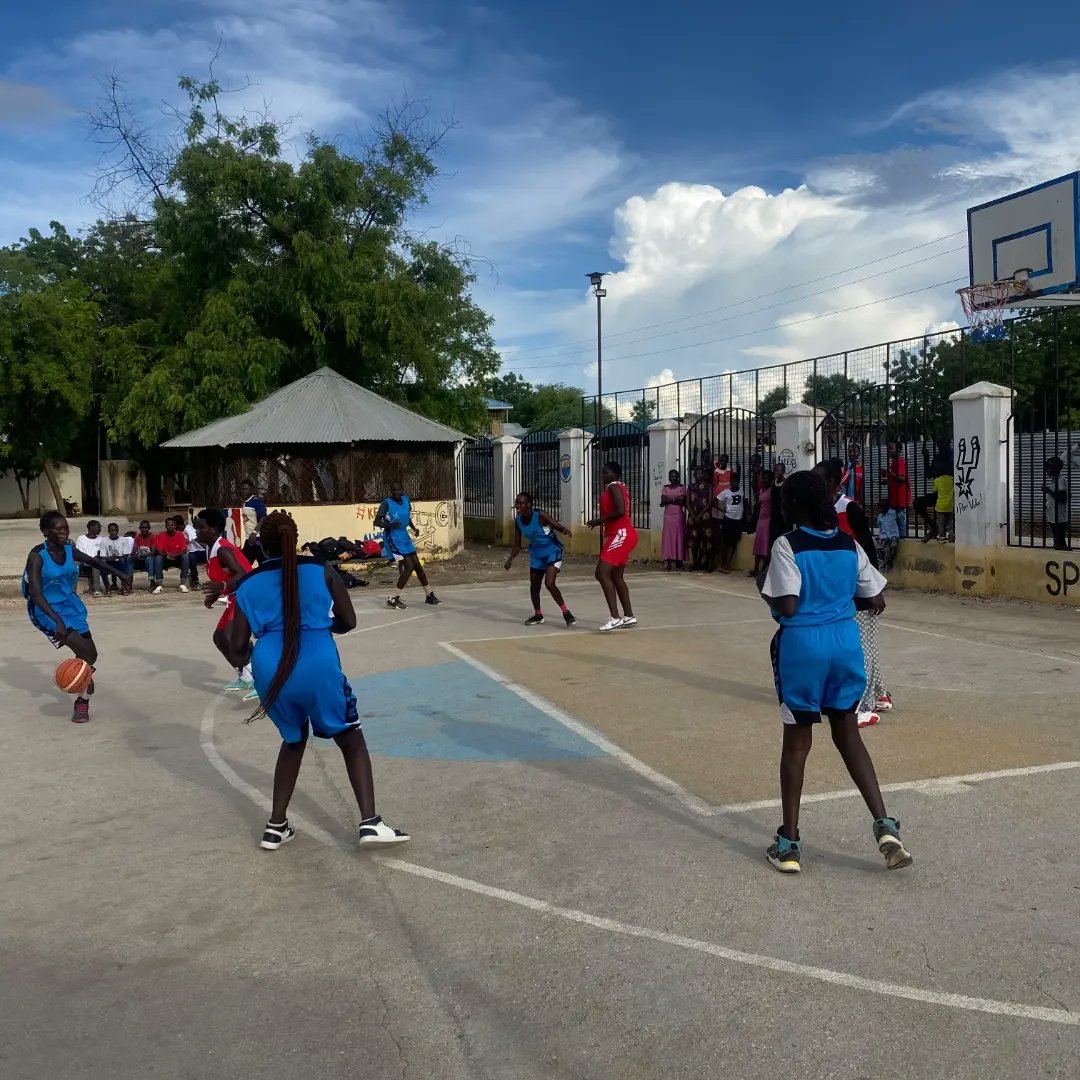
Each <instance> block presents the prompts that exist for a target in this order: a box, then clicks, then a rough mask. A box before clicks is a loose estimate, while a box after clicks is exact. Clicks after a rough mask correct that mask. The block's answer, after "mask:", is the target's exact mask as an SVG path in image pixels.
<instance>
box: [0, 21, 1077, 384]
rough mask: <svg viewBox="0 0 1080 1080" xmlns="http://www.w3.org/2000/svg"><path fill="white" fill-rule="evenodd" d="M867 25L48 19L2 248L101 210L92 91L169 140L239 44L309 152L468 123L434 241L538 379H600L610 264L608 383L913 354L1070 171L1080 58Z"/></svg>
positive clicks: (937, 30) (24, 105)
mask: <svg viewBox="0 0 1080 1080" xmlns="http://www.w3.org/2000/svg"><path fill="white" fill-rule="evenodd" d="M877 7H880V5H867V4H866V3H865V2H862V3H859V4H855V3H847V2H845V3H833V4H830V5H827V6H826V7H825V8H822V7H820V6H817V7H815V6H811V5H806V4H791V3H779V4H774V5H772V6H771V7H768V8H763V7H761V6H760V5H735V4H716V3H704V2H683V3H669V4H657V3H655V2H653V3H645V2H643V0H624V2H623V3H621V4H619V5H612V4H582V3H568V2H564V0H547V2H544V3H525V2H519V0H515V2H513V3H511V2H507V0H503V2H492V3H489V4H487V5H486V6H481V5H477V4H470V3H464V2H460V0H441V2H438V3H435V2H433V0H417V2H397V3H395V2H392V0H308V2H307V3H303V4H300V3H297V2H296V0H288V2H286V0H261V2H256V0H186V2H185V3H182V4H179V3H175V2H173V3H165V2H162V0H142V2H134V0H129V2H119V0H111V2H109V0H106V2H103V3H102V2H99V3H97V4H93V5H88V4H85V3H82V4H75V3H72V2H70V0H61V2H54V3H52V4H48V5H45V4H41V5H35V6H29V7H26V8H24V9H23V10H22V11H21V12H20V13H17V14H6V16H5V24H6V25H5V30H6V33H5V41H4V49H3V53H2V55H0V176H2V177H3V178H4V190H5V199H4V203H3V205H2V206H0V242H9V241H11V240H13V239H15V238H17V237H18V236H19V235H21V234H22V233H24V232H25V230H26V229H27V228H28V227H29V226H31V225H38V226H39V227H42V228H44V227H45V226H46V225H47V222H48V221H49V219H50V218H53V217H56V218H59V219H60V220H63V221H64V222H66V223H69V224H73V225H76V226H77V225H80V224H83V223H86V222H88V221H90V220H92V219H93V218H94V217H95V216H96V211H95V209H94V207H93V206H92V205H89V204H88V203H87V202H86V201H85V199H84V197H85V195H86V193H87V192H88V191H89V189H90V187H91V185H92V179H91V174H92V172H93V169H94V164H95V161H96V160H97V156H98V153H99V151H100V148H99V147H97V146H95V145H94V143H93V142H92V141H91V140H90V138H89V137H88V135H87V131H86V124H85V120H84V119H83V116H82V113H83V111H84V110H86V109H88V108H90V107H91V106H92V105H93V102H94V99H95V97H96V96H97V93H98V91H97V88H96V83H95V79H96V78H97V77H99V76H100V75H101V74H102V73H104V72H106V71H108V70H110V69H115V70H116V71H118V72H119V73H121V74H122V75H123V76H124V77H125V78H126V79H127V86H128V92H129V94H130V95H131V97H132V99H133V101H134V102H135V104H136V105H137V106H139V107H140V108H142V109H143V110H145V113H146V115H147V116H148V118H149V119H150V121H151V122H152V123H160V124H163V123H164V121H163V119H162V118H161V112H160V102H161V100H162V99H163V98H175V89H174V88H175V78H176V75H178V74H179V73H180V72H186V73H192V74H201V73H202V72H203V71H204V70H205V66H206V62H207V59H208V57H209V55H210V53H211V51H212V49H213V47H214V44H215V42H216V41H217V40H218V38H219V36H221V37H222V39H223V40H224V43H225V52H224V55H223V56H222V58H221V60H220V62H219V65H218V67H219V72H220V74H221V76H222V78H223V80H224V81H226V82H231V83H234V84H240V83H241V82H243V81H244V80H245V79H250V80H252V81H253V85H252V86H251V87H250V88H249V89H248V90H247V91H245V92H244V94H241V95H238V97H237V99H236V100H237V103H238V104H243V105H250V106H257V105H258V104H260V103H261V102H262V101H264V100H265V101H268V102H269V103H270V105H271V107H272V109H273V111H274V112H275V113H277V114H279V115H283V116H289V117H292V118H293V129H294V131H296V132H297V134H298V135H299V134H300V133H301V132H302V131H303V130H308V129H310V130H314V131H316V132H317V133H319V134H320V135H323V136H326V137H336V138H343V139H348V138H349V137H350V136H351V135H353V134H354V133H355V132H356V131H357V130H362V129H363V128H364V127H365V125H366V124H368V123H369V122H370V120H371V118H372V116H374V115H375V114H377V113H378V111H379V110H380V108H381V107H382V106H383V105H384V104H385V103H386V102H387V101H389V100H391V99H393V98H396V97H400V96H401V94H402V93H403V92H407V93H408V94H410V95H412V96H415V97H419V98H423V99H425V100H426V101H427V102H428V105H429V107H430V109H431V111H432V114H433V115H434V116H436V117H442V116H448V115H453V117H454V119H455V120H456V123H457V126H456V128H455V129H454V131H453V132H452V133H451V135H450V136H449V138H448V140H447V142H446V144H445V148H444V154H443V157H442V159H441V161H440V165H441V167H442V169H443V177H442V179H441V180H440V182H439V184H438V185H437V186H436V188H435V190H434V191H433V193H432V198H431V203H430V205H429V207H428V208H427V209H426V211H425V213H424V219H423V221H422V222H421V223H420V224H422V225H423V227H425V228H427V229H429V230H431V231H432V232H433V233H434V234H435V235H438V236H443V237H446V238H447V239H451V238H454V237H463V238H464V239H465V240H467V241H468V242H469V244H470V245H471V247H472V249H473V250H474V251H475V252H476V253H477V254H478V255H481V256H483V257H484V259H485V260H487V262H484V263H482V264H480V275H481V276H480V280H479V282H478V283H477V286H476V297H477V300H478V301H479V302H480V303H481V304H483V305H484V306H485V307H486V308H488V309H489V310H490V311H491V312H492V313H493V315H494V316H495V319H496V324H495V332H496V338H497V340H498V342H499V345H500V347H501V348H502V350H503V354H504V360H505V363H506V366H507V367H508V368H509V369H513V370H518V371H520V372H521V373H522V374H524V375H526V376H528V377H529V378H531V379H533V380H559V381H566V382H570V383H574V384H577V385H588V384H589V383H590V382H591V380H592V379H593V377H594V376H593V371H592V368H591V366H590V363H589V358H590V355H591V352H592V348H591V345H590V344H589V343H588V338H589V337H590V336H591V334H592V328H593V324H592V318H593V316H592V312H591V309H590V305H589V302H588V300H587V297H586V295H585V280H584V274H585V273H586V271H588V270H591V269H601V270H607V271H613V275H612V277H611V279H610V281H609V283H608V289H609V295H608V299H607V301H606V302H605V305H606V306H605V322H606V326H607V328H608V331H609V333H610V335H611V338H610V342H609V346H608V350H607V354H608V356H609V357H610V358H611V360H610V366H609V365H605V383H606V385H607V386H608V387H609V388H611V389H616V388H618V389H628V388H631V387H635V386H641V385H645V384H646V383H648V382H650V381H651V382H654V383H655V382H656V381H658V380H660V381H663V380H666V379H667V378H670V377H672V376H677V377H679V378H686V377H692V376H697V375H702V374H710V373H714V372H717V371H723V370H730V369H739V368H744V367H749V366H754V365H757V364H768V363H775V362H778V361H782V360H788V359H797V358H800V357H802V356H808V355H815V354H820V353H824V352H828V351H832V350H835V349H842V348H846V347H855V346H857V345H859V344H863V343H869V342H873V341H882V340H886V339H888V338H891V337H900V336H906V335H916V334H920V333H922V332H923V331H924V330H925V329H927V328H928V327H938V326H942V325H944V324H947V323H948V322H949V321H950V320H955V319H957V318H958V317H959V311H958V309H957V305H956V300H955V295H954V289H955V287H956V282H955V281H954V279H956V278H959V277H962V276H963V274H964V272H965V266H966V257H965V255H964V254H963V252H960V251H956V250H954V249H956V248H958V247H961V246H962V245H963V243H964V238H963V237H962V236H956V235H954V234H956V233H958V232H959V231H960V230H962V229H963V228H964V225H965V221H964V209H965V207H966V206H968V205H971V204H973V203H975V202H979V201H983V200H984V199H986V198H990V197H993V196H996V195H998V194H1003V193H1005V192H1008V191H1010V190H1014V189H1017V188H1020V187H1024V186H1026V185H1028V184H1031V183H1036V182H1039V181H1041V180H1045V179H1048V178H1050V177H1053V176H1056V175H1059V174H1061V173H1063V172H1067V171H1070V170H1072V169H1075V168H1077V167H1078V166H1080V104H1077V103H1080V62H1078V61H1076V59H1075V49H1074V48H1073V47H1072V46H1073V42H1071V41H1070V40H1069V39H1068V37H1067V36H1065V35H1049V36H1048V35H1044V34H1027V33H1021V32H1018V31H1019V28H1018V25H1017V21H1016V13H1015V5H1008V6H1006V5H1005V4H1002V3H998V2H995V0H988V2H986V3H982V4H980V5H978V6H975V5H970V4H967V3H961V4H954V5H942V8H943V10H941V11H940V12H939V11H930V10H928V9H926V8H925V7H924V8H920V9H910V10H901V9H900V8H896V7H894V8H892V9H891V10H889V11H885V12H879V11H876V10H873V9H874V8H877ZM917 245H926V246H924V247H920V248H919V250H918V251H917V252H914V253H910V254H907V255H895V256H894V255H893V253H897V252H901V251H905V250H906V249H909V248H913V247H916V246H917ZM890 256H892V257H891V258H890ZM868 262H872V265H871V266H869V267H866V268H864V269H863V270H859V271H850V272H848V273H846V274H844V273H840V272H841V271H845V270H846V268H849V267H856V266H861V265H862V264H865V263H868ZM489 264H490V267H491V268H489ZM912 264H913V265H912ZM826 274H835V275H836V277H835V278H832V279H831V280H830V282H827V283H826V285H827V286H828V288H827V289H825V288H823V286H822V285H818V286H813V287H811V286H808V287H805V288H802V289H794V290H790V291H787V292H784V293H781V294H779V295H778V296H776V297H775V298H770V300H769V301H767V302H761V303H756V304H749V305H747V306H744V307H742V308H737V309H735V310H734V311H731V310H729V311H727V312H721V313H716V312H715V311H714V309H717V308H720V307H722V306H724V305H729V304H732V303H734V302H736V301H740V300H743V299H746V298H749V297H754V296H759V295H761V294H763V293H768V292H772V291H774V290H776V289H780V288H781V287H784V286H789V285H793V284H797V283H799V282H804V281H808V280H809V279H812V278H820V277H821V276H822V275H826ZM871 274H874V275H877V276H875V277H873V278H871V279H869V280H867V278H868V277H869V275H871ZM812 293H813V294H816V295H811V294H812ZM900 294H905V295H900ZM889 297H896V299H887V298H889ZM766 308H767V310H765V309H766ZM710 311H712V312H713V314H711V315H700V316H697V313H699V312H710ZM695 316H696V317H695ZM819 316H821V317H819ZM656 323H665V324H666V325H665V326H663V327H660V328H656V329H652V330H637V329H635V328H638V327H648V326H651V325H652V324H656ZM724 339H726V340H724Z"/></svg>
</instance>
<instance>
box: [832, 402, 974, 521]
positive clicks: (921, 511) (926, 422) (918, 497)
mask: <svg viewBox="0 0 1080 1080" xmlns="http://www.w3.org/2000/svg"><path fill="white" fill-rule="evenodd" d="M817 436H818V438H817V443H818V446H819V447H820V449H821V456H822V458H823V459H824V458H834V457H835V458H840V459H841V460H842V461H843V462H844V463H845V465H847V464H848V463H849V462H850V461H851V460H852V453H853V451H857V452H858V456H859V459H860V460H861V461H862V466H863V487H862V491H861V492H856V501H857V502H859V503H861V504H862V505H863V506H864V508H865V509H866V511H867V513H868V514H869V515H870V517H871V519H874V518H875V517H876V513H877V511H878V510H879V508H880V505H881V503H882V501H883V500H884V499H886V498H887V496H888V492H889V485H888V480H887V476H886V473H887V470H888V467H889V455H888V447H889V444H890V443H896V445H897V454H898V457H902V458H903V459H904V461H905V463H906V468H907V478H908V492H909V499H910V509H909V511H908V519H907V534H908V536H922V535H923V534H924V533H925V531H926V507H927V504H928V503H929V502H930V499H931V498H932V497H933V490H934V489H933V481H934V477H935V476H937V475H938V474H939V473H940V472H942V471H946V472H948V473H949V474H950V475H951V474H952V464H953V462H952V407H951V406H950V405H949V403H948V402H947V401H946V400H945V399H944V398H942V397H940V396H939V395H938V394H936V393H934V392H933V391H928V390H926V389H925V388H924V387H922V386H920V385H919V384H917V383H892V384H887V385H884V386H866V387H862V388H861V389H859V390H857V391H855V392H854V393H853V394H850V395H849V396H848V397H846V398H844V400H843V401H841V402H840V403H839V404H838V405H836V406H835V407H834V408H832V409H830V410H829V411H828V412H827V413H826V414H825V416H824V418H823V419H822V420H821V422H820V423H819V424H818V429H817ZM860 495H861V498H859V497H858V496H860ZM898 509H899V508H898ZM931 509H932V504H931Z"/></svg>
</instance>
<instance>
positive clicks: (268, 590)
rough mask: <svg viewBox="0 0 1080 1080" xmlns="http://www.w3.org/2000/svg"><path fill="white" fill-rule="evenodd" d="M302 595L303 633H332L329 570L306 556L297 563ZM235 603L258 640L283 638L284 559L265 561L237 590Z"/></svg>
mask: <svg viewBox="0 0 1080 1080" xmlns="http://www.w3.org/2000/svg"><path fill="white" fill-rule="evenodd" d="M296 572H297V576H298V579H299V593H300V629H301V630H302V631H323V632H326V631H329V629H330V627H331V625H332V624H333V621H334V620H333V616H332V614H331V609H332V608H333V604H334V601H333V597H331V595H330V589H329V587H328V586H327V584H326V569H325V567H324V566H323V565H322V563H319V562H316V561H315V560H314V559H312V558H309V557H307V556H300V557H299V558H298V559H297V560H296ZM236 603H237V604H238V605H239V607H240V610H241V611H242V612H243V613H244V615H246V616H247V621H248V625H250V627H251V632H252V634H253V635H254V636H255V637H256V638H260V637H263V636H264V635H265V634H275V633H278V634H280V633H281V632H282V630H283V629H284V628H285V617H284V615H283V614H282V611H281V559H280V558H278V559H266V560H264V561H263V563H262V564H261V565H260V566H259V567H258V568H257V569H256V570H252V572H251V573H250V574H248V575H247V576H246V577H244V578H242V579H241V581H240V584H239V585H238V586H237V589H236Z"/></svg>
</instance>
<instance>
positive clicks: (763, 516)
mask: <svg viewBox="0 0 1080 1080" xmlns="http://www.w3.org/2000/svg"><path fill="white" fill-rule="evenodd" d="M775 490H776V489H775V488H774V487H773V474H772V471H771V470H769V469H765V470H764V472H762V474H761V482H760V485H759V486H758V519H757V528H756V529H755V530H754V569H753V570H751V571H750V576H751V577H756V576H757V575H758V574H763V573H764V572H765V571H766V570H768V569H769V551H770V546H769V523H770V522H771V521H772V501H773V493H774V491H775Z"/></svg>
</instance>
